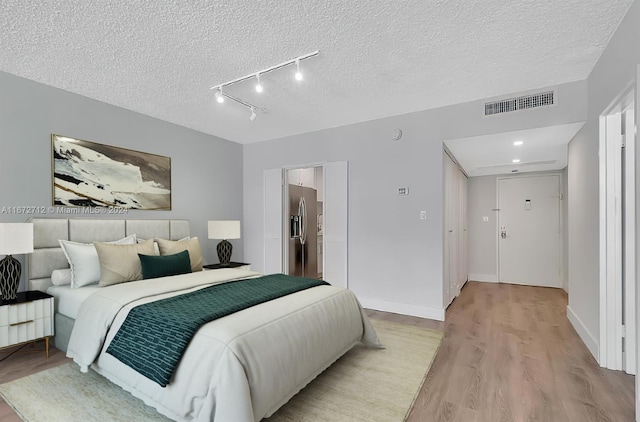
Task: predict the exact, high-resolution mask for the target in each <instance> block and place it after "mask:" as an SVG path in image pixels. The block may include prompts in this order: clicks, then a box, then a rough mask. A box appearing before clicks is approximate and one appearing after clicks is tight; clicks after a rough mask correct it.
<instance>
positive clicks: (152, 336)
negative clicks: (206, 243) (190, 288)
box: [107, 274, 328, 387]
mask: <svg viewBox="0 0 640 422" xmlns="http://www.w3.org/2000/svg"><path fill="white" fill-rule="evenodd" d="M327 284H328V283H326V282H324V281H322V280H313V279H309V278H303V277H294V276H288V275H284V274H272V275H267V276H263V277H258V278H251V279H246V280H238V281H230V282H227V283H223V284H216V285H214V286H210V287H206V288H203V289H200V290H197V291H195V292H191V293H186V294H183V295H178V296H174V297H170V298H167V299H161V300H158V301H155V302H151V303H147V304H144V305H139V306H136V307H135V308H133V309H132V310H131V311H130V312H129V315H127V318H126V319H125V321H124V323H123V324H122V326H121V327H120V330H118V333H117V334H116V335H115V337H114V338H113V340H112V341H111V344H110V345H109V347H108V348H107V353H109V354H110V355H113V356H114V357H115V358H117V359H118V360H120V361H121V362H123V363H124V364H126V365H128V366H129V367H131V368H133V369H135V370H136V371H138V372H139V373H140V374H142V375H144V376H145V377H147V378H149V379H150V380H152V381H154V382H157V383H158V384H160V385H161V386H163V387H165V386H166V385H167V384H168V383H169V380H170V379H171V377H172V375H173V373H174V371H175V368H176V367H177V365H178V362H179V361H180V358H181V357H182V354H183V353H184V350H185V349H186V347H187V345H188V344H189V342H190V341H191V338H192V337H193V335H194V334H195V332H196V331H197V330H198V329H199V328H200V327H201V326H202V325H204V324H206V323H207V322H210V321H213V320H215V319H218V318H221V317H223V316H226V315H229V314H232V313H234V312H238V311H241V310H243V309H246V308H249V307H251V306H254V305H258V304H260V303H263V302H267V301H269V300H272V299H276V298H279V297H282V296H286V295H288V294H291V293H295V292H299V291H301V290H305V289H309V288H311V287H316V286H320V285H327Z"/></svg>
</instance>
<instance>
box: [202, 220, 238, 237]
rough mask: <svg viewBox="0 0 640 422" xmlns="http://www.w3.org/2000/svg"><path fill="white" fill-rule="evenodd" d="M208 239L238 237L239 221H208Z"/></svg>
mask: <svg viewBox="0 0 640 422" xmlns="http://www.w3.org/2000/svg"><path fill="white" fill-rule="evenodd" d="M208 226H209V239H240V221H238V220H215V221H209V222H208Z"/></svg>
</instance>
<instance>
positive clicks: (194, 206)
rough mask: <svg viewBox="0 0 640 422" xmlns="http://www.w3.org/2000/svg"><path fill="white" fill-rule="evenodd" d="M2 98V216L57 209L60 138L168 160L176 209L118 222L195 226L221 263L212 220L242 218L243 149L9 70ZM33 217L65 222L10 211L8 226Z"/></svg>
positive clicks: (238, 250) (238, 253) (211, 257)
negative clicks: (54, 152) (55, 145)
mask: <svg viewBox="0 0 640 422" xmlns="http://www.w3.org/2000/svg"><path fill="white" fill-rule="evenodd" d="M0 92H1V93H2V94H1V95H0V146H1V149H2V151H1V154H0V180H2V183H1V184H0V211H1V210H2V208H3V207H7V208H10V207H19V206H48V205H51V182H52V180H51V175H52V169H51V134H52V133H56V134H59V135H64V136H70V137H74V138H78V139H84V140H87V141H93V142H99V143H103V144H108V145H114V146H120V147H125V148H130V149H134V150H138V151H144V152H150V153H154V154H160V155H165V156H168V157H171V167H172V203H173V204H172V205H173V206H172V210H171V211H138V210H129V212H128V213H127V214H126V215H124V216H122V215H118V216H114V218H123V217H124V218H138V219H140V218H143V219H146V218H152V219H155V218H158V219H160V218H176V219H187V220H190V222H191V227H192V232H193V234H194V235H197V236H198V237H199V239H200V244H201V247H202V251H203V256H204V260H205V263H215V262H218V258H217V255H216V252H215V244H216V243H217V242H218V241H216V240H208V239H207V228H206V227H207V220H213V219H241V217H242V145H240V144H236V143H233V142H229V141H226V140H223V139H220V138H216V137H213V136H210V135H206V134H203V133H200V132H196V131H193V130H190V129H186V128H184V127H181V126H177V125H174V124H170V123H167V122H164V121H161V120H157V119H153V118H151V117H148V116H144V115H142V114H138V113H134V112H132V111H129V110H125V109H122V108H119V107H115V106H112V105H108V104H105V103H102V102H99V101H95V100H91V99H88V98H86V97H83V96H79V95H75V94H72V93H69V92H66V91H62V90H59V89H55V88H51V87H49V86H46V85H43V84H39V83H36V82H33V81H29V80H26V79H22V78H18V77H16V76H13V75H9V74H6V73H2V72H0ZM29 217H62V216H60V215H57V216H56V215H48V214H47V215H43V214H38V215H24V214H13V213H10V212H7V209H5V212H4V213H1V214H0V221H3V222H24V221H26V220H27V219H28V218H29ZM74 217H75V216H74ZM87 217H90V218H95V215H93V216H92V215H88V216H87ZM104 218H109V216H105V217H104ZM233 244H234V253H233V259H236V260H241V259H243V251H242V248H243V245H242V242H241V241H240V240H238V241H233ZM17 258H19V259H20V260H24V257H22V256H17ZM23 288H24V276H23V284H22V285H21V289H23Z"/></svg>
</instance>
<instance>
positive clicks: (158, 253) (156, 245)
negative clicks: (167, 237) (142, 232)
mask: <svg viewBox="0 0 640 422" xmlns="http://www.w3.org/2000/svg"><path fill="white" fill-rule="evenodd" d="M146 241H147V239H140V238H138V243H143V242H146ZM153 253H154V255H160V248H158V242H153Z"/></svg>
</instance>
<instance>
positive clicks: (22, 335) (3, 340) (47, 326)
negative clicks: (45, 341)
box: [0, 318, 53, 347]
mask: <svg viewBox="0 0 640 422" xmlns="http://www.w3.org/2000/svg"><path fill="white" fill-rule="evenodd" d="M52 335H53V324H52V319H51V318H40V319H35V320H27V321H23V322H19V323H15V324H13V325H8V326H3V327H0V347H6V346H11V345H13V344H20V343H24V342H27V341H31V340H35V339H38V338H43V337H49V336H52Z"/></svg>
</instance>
